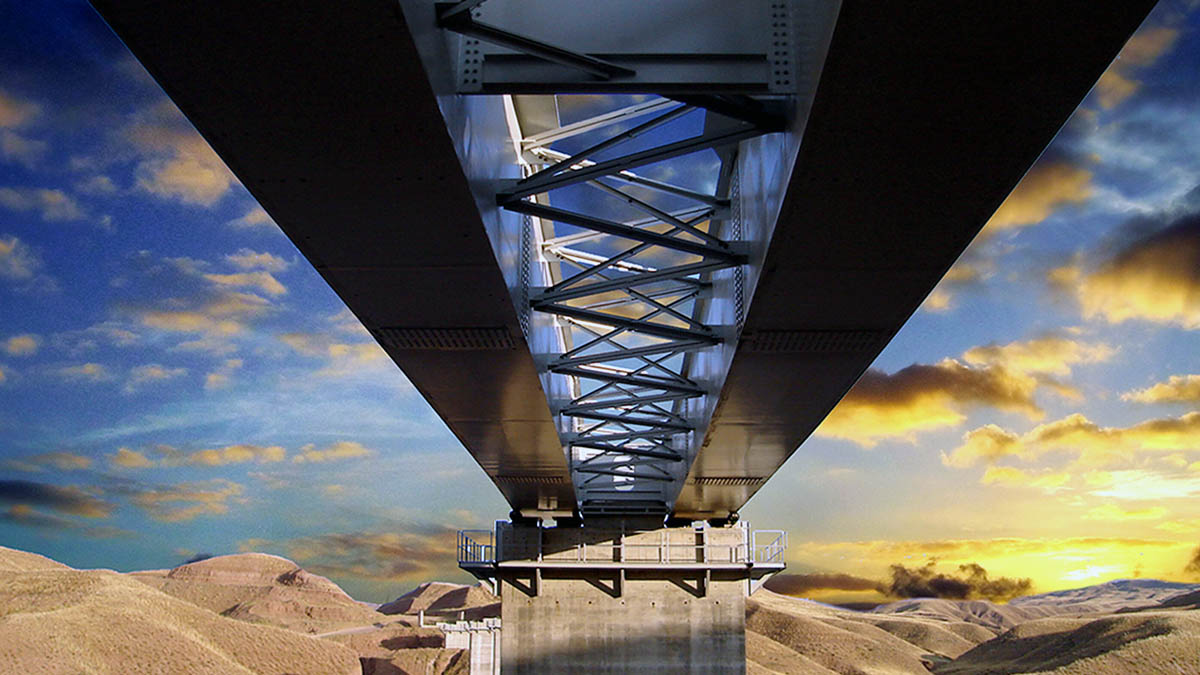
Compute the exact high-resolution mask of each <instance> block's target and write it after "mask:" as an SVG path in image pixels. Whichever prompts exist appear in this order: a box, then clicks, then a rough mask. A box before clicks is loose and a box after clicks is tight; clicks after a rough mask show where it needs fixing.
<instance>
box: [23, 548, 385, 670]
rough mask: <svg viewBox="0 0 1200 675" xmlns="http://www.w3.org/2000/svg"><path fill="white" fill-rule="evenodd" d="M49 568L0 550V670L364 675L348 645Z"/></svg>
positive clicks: (102, 574)
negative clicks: (183, 668)
mask: <svg viewBox="0 0 1200 675" xmlns="http://www.w3.org/2000/svg"><path fill="white" fill-rule="evenodd" d="M47 562H49V561H47V560H46V559H45V558H41V557H40V556H32V555H30V554H27V553H23V552H21V551H14V550H12V549H8V548H3V547H0V672H5V673H30V674H32V673H79V672H88V673H114V674H118V673H119V674H124V673H161V672H171V671H172V670H173V669H174V666H173V665H172V664H178V665H182V664H187V672H189V673H280V674H282V673H296V674H300V673H311V674H312V675H322V674H326V673H344V674H346V675H350V674H352V673H354V674H357V673H360V672H362V670H361V666H360V664H359V660H358V655H357V654H355V653H354V651H352V650H351V649H349V648H348V647H346V646H343V645H339V644H336V643H333V642H329V641H326V640H317V639H314V638H311V637H306V636H304V635H299V634H297V633H295V632H292V631H287V630H283V629H280V628H274V627H270V626H257V625H252V624H249V623H246V622H243V621H237V620H234V619H230V618H226V617H222V616H220V615H218V614H216V613H214V612H212V611H209V610H207V609H204V608H201V607H198V606H196V605H193V604H191V603H189V602H185V601H183V600H180V599H178V598H175V597H172V596H170V595H167V594H165V593H162V592H160V591H158V590H155V589H153V588H150V587H149V586H147V585H146V584H144V583H141V582H139V581H137V580H135V579H132V578H130V577H128V576H126V575H122V574H118V573H116V572H111V571H108V570H75V569H71V568H69V567H66V566H65V565H57V563H55V564H47ZM176 672H178V671H176Z"/></svg>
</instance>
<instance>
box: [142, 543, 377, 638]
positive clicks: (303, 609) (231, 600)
mask: <svg viewBox="0 0 1200 675" xmlns="http://www.w3.org/2000/svg"><path fill="white" fill-rule="evenodd" d="M130 576H132V577H133V578H135V579H137V580H138V581H141V582H142V583H144V584H146V585H148V586H152V587H154V588H157V589H158V590H160V591H163V592H164V593H166V594H168V595H173V596H175V597H177V598H180V599H182V600H187V601H188V602H190V603H192V604H194V605H199V606H200V607H204V608H205V609H210V610H212V611H214V612H216V613H218V614H221V615H224V616H228V617H230V618H234V619H241V620H242V621H248V622H250V623H261V624H266V625H270V626H278V627H280V628H287V629H290V630H295V631H298V632H301V633H313V634H315V633H325V632H329V631H334V630H338V629H340V628H348V627H352V626H364V625H370V624H372V623H376V622H378V621H379V620H380V619H381V618H382V617H380V616H379V615H378V614H377V613H376V612H374V611H373V610H371V608H369V607H367V606H365V605H363V604H361V603H359V602H356V601H355V600H354V599H353V598H351V597H350V596H349V595H346V592H345V591H343V590H342V589H341V588H339V587H338V585H337V584H335V583H333V582H332V581H330V580H328V579H326V578H325V577H322V576H317V575H316V574H310V573H309V572H306V571H304V570H303V569H301V568H300V567H298V566H297V565H296V563H294V562H292V561H290V560H288V559H286V558H280V557H278V556H273V555H267V554H265V553H240V554H237V555H223V556H218V557H216V558H208V559H207V560H201V561H199V562H194V563H189V564H186V565H180V566H179V567H176V568H174V569H170V570H152V571H146V572H132V573H130Z"/></svg>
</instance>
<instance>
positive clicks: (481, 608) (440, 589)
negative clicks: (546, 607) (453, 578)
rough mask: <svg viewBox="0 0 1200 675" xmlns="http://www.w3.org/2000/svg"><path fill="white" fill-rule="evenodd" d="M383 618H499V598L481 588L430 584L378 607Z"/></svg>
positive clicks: (429, 582)
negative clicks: (458, 615) (461, 614)
mask: <svg viewBox="0 0 1200 675" xmlns="http://www.w3.org/2000/svg"><path fill="white" fill-rule="evenodd" d="M379 611H380V612H381V613H383V614H416V613H417V612H420V611H424V612H426V613H427V614H439V615H454V614H456V613H458V612H460V611H461V612H465V614H466V617H465V618H467V619H481V618H483V617H485V616H500V598H498V597H496V596H495V595H493V594H492V593H491V592H490V591H488V590H487V589H485V588H483V587H482V586H479V585H475V586H466V585H463V584H447V583H443V582H440V581H427V582H425V583H423V584H421V585H420V586H417V587H416V588H414V589H412V590H411V591H409V592H407V593H405V594H404V595H401V596H400V597H398V598H396V599H395V600H393V601H391V602H389V603H387V604H384V605H380V606H379Z"/></svg>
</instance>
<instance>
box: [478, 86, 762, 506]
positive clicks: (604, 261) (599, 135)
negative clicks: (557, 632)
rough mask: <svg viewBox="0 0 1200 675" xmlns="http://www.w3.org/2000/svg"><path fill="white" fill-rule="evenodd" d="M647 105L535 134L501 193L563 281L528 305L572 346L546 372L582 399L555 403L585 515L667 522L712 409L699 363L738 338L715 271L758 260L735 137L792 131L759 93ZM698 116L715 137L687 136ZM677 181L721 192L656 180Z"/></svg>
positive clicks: (535, 293)
mask: <svg viewBox="0 0 1200 675" xmlns="http://www.w3.org/2000/svg"><path fill="white" fill-rule="evenodd" d="M560 98H561V97H560ZM647 98H649V100H645V101H638V102H635V103H634V104H632V105H629V106H625V107H620V108H617V109H613V110H608V111H605V112H602V113H600V114H597V115H594V116H592V117H590V118H588V119H584V120H582V121H578V122H575V123H572V124H569V125H564V126H561V127H559V128H556V129H551V130H548V131H545V132H542V133H539V134H536V135H532V136H530V137H525V138H521V139H520V148H521V151H522V157H523V159H524V172H523V173H524V178H522V179H520V180H518V181H515V182H512V183H510V184H507V185H505V186H504V188H503V189H502V190H501V191H500V192H499V194H498V195H497V203H498V204H499V205H500V206H501V207H502V208H504V209H506V210H509V211H513V212H517V213H520V214H524V215H525V216H527V218H526V226H527V227H529V228H530V229H531V230H532V231H533V233H534V239H535V240H538V244H537V245H538V248H539V249H540V253H541V255H542V256H543V257H542V260H543V265H544V266H545V268H546V271H547V272H548V274H546V275H545V277H546V278H548V279H550V280H551V281H552V282H553V283H551V284H550V285H548V286H546V287H543V288H540V289H533V290H532V291H531V292H530V296H529V299H528V302H529V307H530V309H532V310H533V311H536V312H541V313H545V314H549V315H552V316H554V317H556V321H555V327H556V329H557V332H558V345H559V351H558V352H557V353H553V354H551V355H550V356H549V357H548V358H546V359H544V360H543V365H542V367H543V368H544V373H545V374H546V375H547V376H549V377H552V378H553V377H557V378H565V379H566V387H565V390H566V391H568V392H570V398H569V400H567V401H565V402H559V403H556V402H555V401H554V400H551V406H552V409H553V411H554V413H555V415H556V417H557V419H558V423H559V429H560V433H561V434H562V437H563V440H564V442H565V447H566V452H567V456H568V462H569V465H570V468H571V472H572V478H573V481H574V484H575V488H576V499H577V502H578V505H579V507H580V510H581V512H582V513H585V514H606V513H621V514H629V513H665V512H667V511H668V510H669V508H670V504H671V503H672V502H673V501H674V498H675V496H676V495H677V494H678V492H679V489H680V487H681V485H682V481H683V478H684V477H685V475H686V474H687V469H688V468H689V466H690V464H691V460H692V459H693V458H694V452H695V450H696V445H697V440H698V439H696V438H695V435H696V434H697V433H700V434H702V433H703V427H702V426H700V425H701V424H702V423H703V421H704V420H705V419H707V415H709V414H711V411H712V408H713V401H712V398H713V395H714V393H715V392H714V391H713V390H712V388H711V387H712V382H709V383H707V384H706V383H703V382H701V381H699V380H698V379H697V378H696V377H695V376H694V372H693V371H694V370H695V368H696V364H697V363H698V360H697V359H698V357H699V355H700V354H701V353H703V352H705V351H710V350H714V349H716V348H717V347H718V345H720V344H721V343H722V342H724V341H727V340H729V339H731V338H735V337H736V335H735V331H736V326H732V325H714V323H713V318H712V317H715V316H716V315H715V314H714V313H713V312H712V311H711V307H712V306H713V303H714V300H717V298H714V291H713V287H714V284H713V283H712V282H713V277H714V275H715V274H717V273H719V272H721V271H722V270H732V271H733V272H732V274H733V276H735V277H736V278H737V279H738V280H739V281H740V279H741V278H742V270H740V269H739V268H740V267H741V266H743V265H745V264H747V261H748V257H747V254H746V247H745V246H744V242H741V241H738V234H739V232H738V229H739V228H738V227H737V225H738V223H737V219H736V218H734V217H733V216H734V213H733V212H734V209H732V208H731V202H730V194H729V193H730V190H731V186H733V185H735V184H736V176H735V175H733V171H734V170H733V164H734V163H733V161H732V160H733V156H734V153H735V152H736V144H737V143H738V142H739V141H742V140H744V139H747V138H750V137H753V136H757V135H760V134H763V133H766V132H768V131H772V130H774V129H775V128H777V125H778V118H775V117H773V116H771V115H769V114H766V113H765V112H764V111H763V110H762V109H761V106H760V105H759V104H758V102H756V101H753V100H750V99H745V98H740V99H728V98H716V97H695V98H691V99H686V98H685V99H682V100H674V99H665V98H658V97H647ZM718 109H719V110H721V111H722V113H724V114H721V113H718V112H716V110H718ZM689 118H691V126H693V127H694V126H695V125H696V123H697V122H702V123H703V129H702V131H700V132H699V133H697V134H694V135H690V136H685V137H680V136H681V134H680V132H679V131H678V130H677V129H673V128H672V127H673V126H674V127H679V126H684V127H686V126H688V119H689ZM581 139H586V140H587V141H589V144H587V145H586V147H583V148H582V149H578V150H575V151H574V152H571V153H570V154H568V153H567V152H564V151H562V150H561V149H559V147H560V146H562V145H564V144H565V145H569V144H570V142H571V141H572V140H574V141H575V142H576V144H578V142H579V140H581ZM630 146H637V147H632V148H631V147H630ZM715 149H720V150H721V152H720V153H714V152H713V151H714V150H715ZM701 153H707V154H701ZM614 155H615V156H614ZM714 158H716V160H717V161H713V159H714ZM642 167H645V168H647V169H648V171H646V172H645V173H638V172H637V171H635V170H636V169H640V168H642ZM672 174H684V175H687V176H689V177H690V178H691V179H692V183H695V182H697V179H699V182H700V183H703V184H706V186H707V187H708V189H707V190H704V189H698V188H696V187H695V186H684V185H680V184H677V183H673V182H668V181H666V180H662V179H660V178H657V177H652V176H662V175H668V176H669V175H672ZM703 174H708V175H703ZM581 188H582V189H583V190H585V191H591V192H592V194H590V195H589V194H581V193H580V189H581ZM614 213H625V214H626V215H627V216H629V217H627V218H624V219H620V220H618V219H614V217H613V214H614ZM550 223H552V224H553V225H551V226H550V227H547V224H550ZM546 235H553V236H546ZM552 268H553V269H552ZM725 287H727V288H728V289H730V290H732V289H735V288H736V292H740V291H741V287H740V284H734V285H725ZM726 300H730V301H733V300H734V299H733V298H726ZM738 303H739V304H740V299H738ZM726 315H728V313H726ZM556 389H560V390H561V389H563V388H562V387H554V386H550V387H548V391H554V390H556Z"/></svg>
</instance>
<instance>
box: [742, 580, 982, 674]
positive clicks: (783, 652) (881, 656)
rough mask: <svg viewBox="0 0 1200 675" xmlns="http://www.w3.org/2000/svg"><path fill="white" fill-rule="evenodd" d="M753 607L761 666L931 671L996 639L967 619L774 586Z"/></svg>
mask: <svg viewBox="0 0 1200 675" xmlns="http://www.w3.org/2000/svg"><path fill="white" fill-rule="evenodd" d="M746 607H747V609H746V631H747V633H746V658H747V660H748V661H749V662H750V663H752V664H755V668H756V669H758V671H759V672H778V673H820V672H829V671H833V672H837V673H928V672H929V670H928V666H927V664H933V663H937V662H942V661H948V660H950V659H952V658H954V657H956V656H958V655H959V654H962V653H963V652H966V651H968V650H970V649H971V648H973V647H974V646H975V645H977V644H979V643H980V642H983V641H984V640H988V639H991V638H992V637H994V633H992V632H990V631H988V630H986V629H983V628H981V627H979V626H976V625H972V624H967V623H964V622H961V621H953V620H950V621H947V620H942V619H932V618H924V617H908V616H879V615H874V614H870V613H866V612H854V611H850V610H843V609H838V608H834V607H829V606H827V605H822V604H819V603H815V602H810V601H807V600H802V599H799V598H792V597H789V596H786V595H780V594H778V593H772V592H770V591H767V590H760V591H759V592H757V593H755V594H754V596H753V597H752V598H750V599H749V600H747V602H746ZM822 669H824V670H822Z"/></svg>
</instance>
